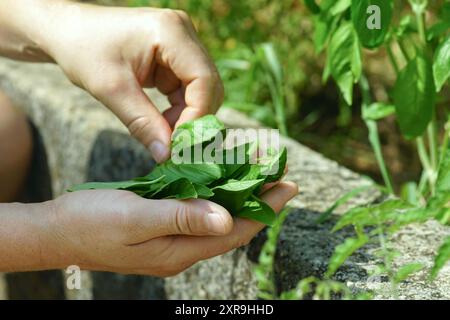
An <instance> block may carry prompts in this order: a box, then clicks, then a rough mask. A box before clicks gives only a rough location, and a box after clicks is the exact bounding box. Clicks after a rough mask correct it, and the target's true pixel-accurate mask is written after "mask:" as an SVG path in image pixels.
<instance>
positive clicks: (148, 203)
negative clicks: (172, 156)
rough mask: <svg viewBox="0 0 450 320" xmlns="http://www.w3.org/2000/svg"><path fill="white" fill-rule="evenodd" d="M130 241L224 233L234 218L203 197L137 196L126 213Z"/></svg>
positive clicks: (139, 241) (230, 226)
mask: <svg viewBox="0 0 450 320" xmlns="http://www.w3.org/2000/svg"><path fill="white" fill-rule="evenodd" d="M127 217H128V218H127V224H128V228H127V230H131V231H130V232H131V234H130V236H131V237H130V238H129V239H130V243H129V244H135V243H141V242H145V241H148V240H150V239H153V238H158V237H161V236H167V235H181V234H182V235H192V236H206V235H216V236H220V235H225V234H228V233H229V232H231V230H232V228H233V218H232V217H231V215H230V214H229V213H228V211H227V210H226V209H225V208H223V207H221V206H220V205H218V204H216V203H213V202H211V201H207V200H202V199H192V200H183V201H181V200H148V199H144V198H140V197H137V198H136V200H134V201H133V203H132V207H131V208H130V211H129V214H128V215H127Z"/></svg>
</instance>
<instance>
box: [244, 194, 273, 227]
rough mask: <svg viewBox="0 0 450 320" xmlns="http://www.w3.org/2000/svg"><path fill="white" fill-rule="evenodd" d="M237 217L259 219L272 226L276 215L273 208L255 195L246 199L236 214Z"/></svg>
mask: <svg viewBox="0 0 450 320" xmlns="http://www.w3.org/2000/svg"><path fill="white" fill-rule="evenodd" d="M236 216H237V217H240V218H246V219H251V220H254V221H259V222H261V223H264V224H266V225H268V226H273V224H274V223H275V221H276V219H277V216H276V214H275V212H274V211H273V209H272V208H271V207H270V206H269V205H268V204H267V203H265V202H263V201H262V200H260V199H258V198H257V197H256V196H252V197H251V199H250V200H249V201H246V202H245V203H244V205H243V207H242V209H241V210H239V211H238V213H237V214H236Z"/></svg>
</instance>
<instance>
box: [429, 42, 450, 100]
mask: <svg viewBox="0 0 450 320" xmlns="http://www.w3.org/2000/svg"><path fill="white" fill-rule="evenodd" d="M433 75H434V83H435V85H436V92H439V91H441V89H442V87H443V86H444V84H445V82H446V81H447V79H448V78H449V77H450V35H449V36H448V37H447V38H446V39H445V40H444V42H443V43H441V44H440V45H439V47H438V48H437V50H436V54H435V56H434V63H433Z"/></svg>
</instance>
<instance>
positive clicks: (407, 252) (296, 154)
mask: <svg viewBox="0 0 450 320" xmlns="http://www.w3.org/2000/svg"><path fill="white" fill-rule="evenodd" d="M0 89H2V90H4V91H6V92H7V93H8V94H9V95H10V96H11V97H12V98H13V100H14V101H15V103H16V104H17V105H18V106H20V107H21V108H22V109H23V110H25V111H26V112H27V114H29V116H30V119H31V120H32V122H33V123H34V124H35V125H36V126H37V128H38V130H39V133H40V135H41V136H42V140H43V143H44V146H45V151H46V154H47V160H48V167H49V175H50V178H51V182H52V189H53V195H54V196H58V195H60V194H62V193H63V192H64V191H65V190H66V189H67V188H68V187H69V186H72V185H74V184H77V183H80V182H84V181H86V180H103V181H107V180H120V179H126V178H129V177H133V176H135V175H139V174H142V173H145V172H147V171H148V170H150V169H151V167H152V164H153V162H152V160H151V159H150V158H149V156H148V153H147V152H146V150H145V149H144V148H142V147H141V146H140V145H139V144H138V143H136V142H135V141H134V140H132V139H131V138H130V137H129V136H127V135H126V130H125V128H124V127H123V125H122V124H120V122H119V121H118V120H117V119H116V118H115V117H114V116H113V115H112V114H111V113H110V112H109V111H107V110H106V109H105V108H104V107H102V106H101V105H100V104H99V103H98V102H96V101H95V100H94V99H93V98H91V97H89V96H88V95H87V94H86V93H84V92H83V91H82V90H80V89H78V88H76V87H74V86H73V85H71V84H70V83H69V81H67V80H66V79H65V78H64V76H63V75H62V73H61V72H60V71H59V69H58V68H56V67H54V66H52V65H33V64H23V63H15V62H11V61H9V60H4V59H0ZM150 95H151V96H152V98H153V99H154V100H155V101H156V104H157V105H159V106H160V107H162V108H163V107H164V106H163V105H165V102H164V101H163V100H160V99H159V98H157V97H156V96H155V95H154V93H153V92H151V93H150ZM219 117H220V118H221V119H222V120H224V121H225V122H226V123H227V124H228V125H229V126H234V127H248V126H252V127H258V124H257V123H255V122H254V121H250V120H249V119H247V118H245V117H244V116H242V115H241V114H239V113H236V112H235V111H232V110H226V109H223V110H221V111H220V112H219ZM282 143H283V144H284V145H286V146H287V148H288V152H289V173H288V176H287V178H288V179H290V180H294V181H296V182H298V183H299V185H300V190H301V191H300V194H299V195H298V196H297V197H296V198H295V199H294V200H292V201H291V203H290V204H289V205H290V206H291V207H293V208H295V209H294V210H293V212H292V213H291V214H290V215H289V217H288V219H287V222H286V223H285V225H284V227H283V229H282V232H281V235H280V239H279V244H278V252H277V259H276V264H275V271H276V279H277V284H278V287H279V289H280V290H285V289H289V288H292V287H293V286H295V284H296V283H297V281H298V280H299V279H301V278H303V277H307V276H310V275H316V276H321V275H323V272H324V271H325V270H326V266H327V260H328V258H329V257H330V255H331V253H332V252H333V248H334V246H335V245H337V244H339V243H340V242H342V240H343V239H344V238H345V237H346V236H348V235H350V234H351V230H343V231H341V232H338V233H336V234H332V233H330V229H331V227H332V225H333V223H334V222H335V220H336V217H334V218H333V219H331V220H330V221H328V222H327V223H324V224H320V225H318V224H316V223H315V220H316V219H317V217H318V214H319V213H320V212H323V211H324V210H326V209H327V208H328V207H329V206H330V205H331V204H332V203H333V202H334V201H335V200H336V199H338V198H339V197H340V196H341V195H343V194H344V193H346V192H348V191H349V190H351V189H353V188H355V187H358V186H361V185H366V184H368V183H369V182H367V181H366V180H364V179H363V178H361V177H360V176H359V175H357V174H355V173H353V172H351V171H349V170H347V169H345V168H342V167H340V166H338V165H337V164H336V163H335V162H333V161H330V160H327V159H325V158H324V157H322V156H321V155H320V154H318V153H316V152H314V151H312V150H310V149H308V148H306V147H304V146H302V145H300V144H299V143H297V142H295V141H293V140H290V139H283V140H282ZM379 196H380V195H379V194H378V192H376V191H375V190H370V191H367V192H366V193H364V194H361V195H360V196H359V197H357V198H355V199H353V200H352V201H350V202H349V203H348V204H347V205H346V206H344V207H342V208H339V210H337V212H336V213H337V214H339V213H342V212H343V211H344V210H345V209H346V208H347V207H349V206H355V205H358V204H366V203H370V202H373V201H375V200H377V199H378V198H379ZM448 233H449V232H448V231H447V230H446V229H445V228H443V227H441V226H440V225H438V224H437V223H433V222H429V223H428V224H425V225H421V226H410V227H408V228H405V229H404V230H402V231H401V232H399V233H398V234H397V235H396V237H395V238H394V239H393V243H394V246H395V247H396V249H397V250H399V251H400V252H401V256H400V258H399V260H398V263H403V262H408V261H421V262H423V263H425V265H426V266H428V267H429V266H431V263H432V262H431V258H432V256H433V254H434V253H435V251H436V248H437V246H438V245H439V243H440V241H441V240H442V239H443V237H444V236H446V235H448ZM263 241H264V234H263V233H261V235H260V236H258V237H257V238H255V240H254V241H252V243H251V244H250V245H249V246H247V247H246V248H241V249H238V250H235V251H233V252H230V253H227V254H225V255H223V256H220V257H216V258H213V259H210V260H207V261H202V262H200V263H198V264H196V265H195V266H193V267H191V268H190V269H189V270H187V271H185V272H183V273H182V274H180V275H178V276H175V277H172V278H168V279H165V281H163V280H161V279H156V278H152V277H135V276H122V275H114V274H107V273H89V272H85V273H84V279H83V285H84V290H81V292H73V291H71V292H66V296H67V297H68V298H75V299H80V298H86V299H91V298H99V299H103V298H137V299H151V298H169V299H176V298H187V299H205V298H207V299H243V298H255V297H256V294H257V289H256V286H255V279H254V277H253V274H252V268H253V265H254V261H255V259H256V257H257V256H258V252H259V248H260V246H261V243H262V242H263ZM374 249H375V247H368V248H365V249H363V250H360V251H358V252H357V253H356V254H355V255H354V256H353V257H352V258H350V259H349V260H348V261H347V262H346V263H345V264H344V266H343V267H342V268H341V270H340V271H339V272H338V273H337V275H336V277H337V278H338V279H340V280H342V281H345V282H346V283H347V284H348V285H349V286H350V287H351V288H354V289H355V290H367V289H375V290H376V298H379V299H386V298H393V297H395V295H394V293H393V292H392V290H390V287H389V283H387V282H386V279H383V278H380V277H378V278H377V277H371V276H369V271H370V270H371V269H373V268H374V267H375V265H376V263H377V259H376V257H375V256H374V254H373V250H374ZM0 279H1V278H0ZM449 279H450V269H449V268H448V266H447V268H445V269H444V270H443V272H442V273H441V275H440V277H439V278H438V279H437V281H436V282H434V283H428V282H427V281H426V273H425V272H421V273H418V274H417V275H416V276H415V278H414V279H413V281H408V282H405V283H402V284H401V285H400V286H399V290H398V297H400V298H405V299H406V298H407V299H414V298H416V299H435V298H439V299H449V298H450V280H449ZM10 285H14V284H10ZM2 288H3V289H2ZM2 292H3V298H4V297H5V294H6V293H5V292H6V289H5V285H4V283H3V284H2V281H1V280H0V299H1V298H2Z"/></svg>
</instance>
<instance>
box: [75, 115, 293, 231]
mask: <svg viewBox="0 0 450 320" xmlns="http://www.w3.org/2000/svg"><path fill="white" fill-rule="evenodd" d="M226 133H227V131H226V130H225V127H224V125H223V123H221V122H220V121H219V120H218V119H217V118H216V117H215V116H213V115H207V116H204V117H202V118H200V119H197V120H194V121H191V122H187V123H184V124H183V125H181V126H179V127H178V128H177V130H176V131H175V133H174V135H173V138H172V159H169V160H167V161H166V162H164V163H162V164H159V165H158V166H156V168H155V169H154V170H153V171H152V172H150V173H149V174H148V175H146V176H145V177H139V178H135V179H132V180H129V181H121V182H88V183H85V184H81V185H78V186H75V187H73V188H72V189H71V190H69V191H79V190H91V189H120V190H128V191H132V192H134V193H136V194H138V195H140V196H142V197H144V198H148V199H180V200H183V199H193V198H202V199H210V200H212V201H214V202H216V203H219V204H221V205H222V206H224V207H225V208H227V209H228V210H229V211H230V212H231V213H233V214H235V215H236V216H239V217H242V218H249V219H253V220H256V221H260V222H262V223H265V224H268V225H271V224H273V223H274V221H275V220H276V215H275V213H274V211H273V210H272V208H270V207H269V206H268V205H267V204H266V203H264V202H263V201H262V200H261V199H259V198H258V195H259V193H260V190H261V187H262V186H263V185H264V184H265V183H269V182H274V181H277V180H279V179H280V178H281V176H282V175H283V173H284V170H285V166H286V157H287V152H286V149H285V148H284V149H282V150H281V151H280V152H274V151H270V150H269V151H268V155H267V156H266V157H264V158H261V157H260V158H259V159H258V160H259V161H253V160H254V159H253V158H254V156H255V155H256V152H257V151H258V150H257V142H255V143H246V144H240V145H236V146H234V147H233V148H225V147H224V146H223V145H222V144H221V142H223V141H224V140H225V138H226ZM222 139H223V140H222ZM217 141H219V142H217ZM211 146H212V147H213V148H211ZM208 150H209V151H208ZM174 152H175V153H177V154H176V155H177V156H180V157H183V158H182V160H187V161H180V163H178V162H174V160H173V155H174V154H173V153H174ZM208 152H209V153H208Z"/></svg>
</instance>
